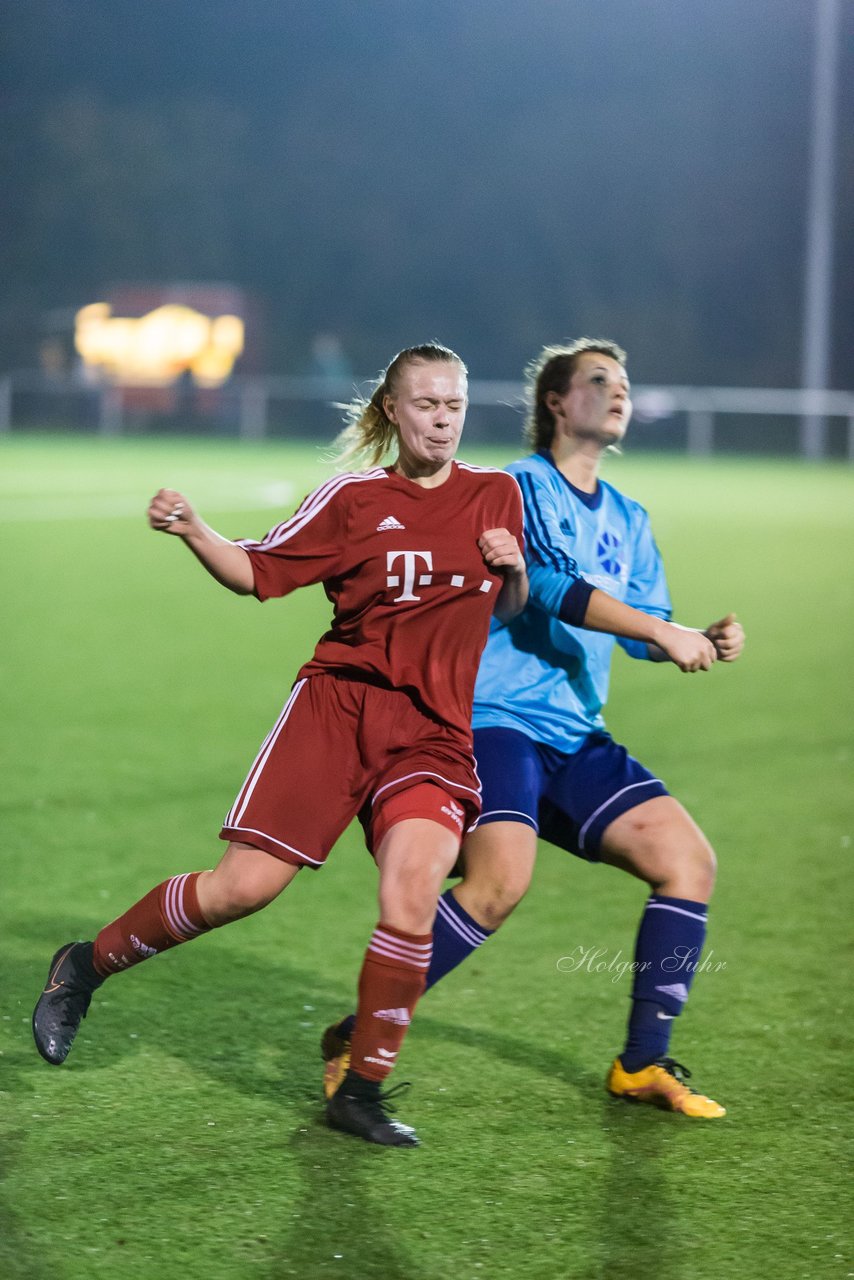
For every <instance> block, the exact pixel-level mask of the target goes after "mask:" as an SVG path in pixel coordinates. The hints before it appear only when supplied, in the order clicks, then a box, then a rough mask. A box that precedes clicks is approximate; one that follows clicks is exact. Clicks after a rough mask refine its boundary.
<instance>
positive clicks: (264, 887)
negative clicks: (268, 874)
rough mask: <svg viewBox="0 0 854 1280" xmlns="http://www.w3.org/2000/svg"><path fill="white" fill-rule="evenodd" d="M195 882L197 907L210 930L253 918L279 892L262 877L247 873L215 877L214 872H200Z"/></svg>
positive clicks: (215, 871)
mask: <svg viewBox="0 0 854 1280" xmlns="http://www.w3.org/2000/svg"><path fill="white" fill-rule="evenodd" d="M199 880H200V884H199V906H200V908H201V911H202V914H203V916H204V917H205V919H206V920H207V921H208V923H209V924H210V925H212V926H213V927H214V928H216V927H217V926H219V925H223V924H230V923H231V922H232V921H233V920H242V919H243V918H244V917H245V916H251V915H253V914H254V913H255V912H256V911H260V910H261V908H262V907H266V906H267V905H268V903H270V902H272V900H273V898H275V897H276V895H277V893H278V892H279V890H278V888H277V887H274V886H272V885H270V884H269V882H268V881H267V880H266V879H265V878H264V877H263V876H259V875H253V874H252V873H251V872H248V873H244V874H241V875H226V874H219V868H217V869H216V870H214V871H205V872H203V873H202V876H200V877H199ZM202 880H204V883H201V881H202Z"/></svg>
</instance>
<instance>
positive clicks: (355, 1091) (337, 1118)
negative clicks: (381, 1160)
mask: <svg viewBox="0 0 854 1280" xmlns="http://www.w3.org/2000/svg"><path fill="white" fill-rule="evenodd" d="M408 1088H409V1085H408V1084H399V1085H397V1086H396V1087H395V1088H394V1089H389V1091H388V1093H380V1087H379V1085H378V1084H377V1083H376V1082H375V1081H373V1080H363V1079H362V1078H361V1077H359V1078H357V1079H356V1080H355V1081H354V1080H353V1077H352V1075H351V1076H348V1078H347V1079H345V1081H344V1083H343V1084H342V1085H341V1088H340V1089H339V1090H338V1092H337V1093H336V1094H334V1095H333V1096H332V1097H331V1098H330V1099H329V1101H328V1102H327V1104H326V1119H327V1122H328V1123H329V1126H330V1128H332V1129H343V1130H344V1132H345V1133H354V1134H355V1135H356V1137H357V1138H364V1139H365V1142H376V1143H379V1145H380V1146H381V1147H417V1146H419V1145H420V1144H419V1141H418V1135H417V1134H416V1132H415V1130H414V1129H413V1128H412V1126H411V1125H408V1124H401V1122H400V1121H399V1120H391V1119H390V1118H389V1114H388V1113H389V1111H390V1110H391V1108H390V1107H389V1105H388V1104H389V1099H390V1098H392V1097H393V1096H394V1095H395V1094H396V1093H399V1092H400V1091H401V1090H402V1089H408Z"/></svg>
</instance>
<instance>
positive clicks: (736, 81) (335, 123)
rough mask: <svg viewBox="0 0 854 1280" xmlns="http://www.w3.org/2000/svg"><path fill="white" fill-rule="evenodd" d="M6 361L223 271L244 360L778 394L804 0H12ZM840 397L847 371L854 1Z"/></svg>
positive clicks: (801, 88) (844, 79) (805, 30)
mask: <svg viewBox="0 0 854 1280" xmlns="http://www.w3.org/2000/svg"><path fill="white" fill-rule="evenodd" d="M3 8H4V10H5V16H4V18H3V23H2V25H3V28H4V29H5V46H4V49H3V54H2V56H3V62H4V67H3V77H2V79H3V84H4V85H5V89H4V92H3V96H2V100H0V101H2V114H3V120H2V137H1V138H0V156H2V167H3V182H2V184H0V185H2V191H0V219H2V226H0V232H2V235H0V269H2V274H3V278H4V281H5V285H4V289H3V298H2V302H0V338H2V342H3V348H4V350H3V351H2V352H0V367H9V366H10V365H15V364H21V363H26V362H27V343H28V342H31V341H32V333H33V332H34V331H35V330H37V328H38V323H39V320H38V317H40V316H41V315H42V314H43V313H44V311H45V310H46V309H48V308H58V307H73V306H77V305H80V304H82V303H83V302H88V301H92V300H94V298H95V297H96V296H97V295H98V293H99V290H101V289H102V288H103V287H104V285H105V284H106V283H107V282H109V281H112V280H117V279H137V280H145V279H151V280H170V279H187V280H228V281H231V282H233V283H235V284H238V285H242V286H243V287H245V288H247V289H249V290H251V291H252V292H253V293H255V294H257V295H258V297H259V299H260V300H261V302H262V304H263V307H264V310H265V314H266V316H267V324H268V343H267V366H268V367H269V368H270V369H272V370H285V369H291V370H294V371H299V370H302V369H304V368H305V367H306V362H307V360H308V350H309V347H310V344H311V339H312V337H313V336H314V335H315V334H316V333H317V332H320V331H323V330H332V331H334V332H336V333H337V334H339V335H340V336H341V338H342V340H343V342H344V344H345V347H346V349H347V351H348V352H349V354H350V356H351V358H352V361H353V364H354V366H355V367H356V368H357V369H358V370H359V371H360V372H372V371H373V370H374V369H376V368H377V367H379V366H380V365H382V364H384V363H385V362H386V361H387V359H388V358H389V357H390V355H391V354H392V353H393V351H394V350H396V349H397V348H398V347H400V346H403V345H406V344H408V343H410V342H412V341H421V340H424V339H425V338H430V337H435V338H438V339H439V340H441V341H445V342H448V343H450V344H451V345H452V346H455V347H456V348H457V349H459V350H460V351H461V353H462V354H463V355H464V356H465V357H466V359H467V360H468V363H469V366H470V368H471V370H472V373H473V374H475V375H476V376H481V377H489V376H494V377H511V378H512V377H516V376H518V374H519V372H520V370H521V367H522V365H523V364H524V362H525V361H526V360H527V359H528V358H529V357H530V356H531V355H532V354H534V353H535V351H536V349H537V348H538V347H539V346H540V345H541V344H542V343H544V342H547V341H555V340H559V339H561V338H564V337H567V336H574V335H577V334H579V333H581V332H596V333H605V334H608V335H610V336H612V337H615V338H616V339H617V340H618V341H620V342H621V343H622V344H623V345H624V346H626V347H627V348H628V350H629V353H630V356H631V363H632V373H633V376H634V377H635V379H636V380H637V381H639V382H653V381H660V382H696V383H703V382H707V383H718V384H738V383H750V384H763V385H783V386H792V385H797V383H798V381H799V372H800V343H801V332H800V324H801V308H802V292H803V285H802V281H803V250H804V230H805V209H806V180H807V172H808V140H809V103H810V77H811V63H812V29H813V22H814V5H813V3H811V2H810V0H739V2H736V0H711V3H710V2H709V0H703V2H700V0H644V2H642V3H641V2H639V0H597V2H595V3H594V2H592V0H591V2H588V3H573V2H572V0H529V2H527V3H524V4H519V3H518V0H514V2H512V3H511V2H510V0H464V2H462V3H461V2H460V0H455V2H453V3H451V2H449V0H432V2H431V3H430V4H429V5H428V4H424V3H416V2H415V0H324V3H323V4H320V5H311V4H308V3H289V2H287V0H254V2H253V0H241V2H240V3H238V2H237V0H233V2H231V3H226V2H225V0H206V2H205V3H204V4H202V3H201V2H200V0H193V2H190V0H172V2H171V3H166V2H164V0H145V3H144V4H140V3H139V0H133V2H132V3H131V2H130V0H27V3H26V4H25V5H17V4H10V3H8V2H7V3H5V4H4V6H3ZM844 28H845V35H846V39H847V49H845V50H844V51H843V53H842V54H841V56H840V86H841V94H840V102H839V126H838V128H839V139H838V143H839V145H838V148H837V155H838V200H837V210H836V226H837V257H836V267H837V271H836V294H835V306H834V335H835V341H834V369H833V383H834V385H837V386H850V385H851V384H852V382H854V369H853V368H852V366H854V358H852V355H851V353H852V351H854V307H852V305H851V297H852V292H854V265H852V264H854V244H852V240H853V239H854V236H853V235H852V226H854V216H852V215H854V129H852V120H854V39H852V37H854V5H852V4H850V3H845V5H844Z"/></svg>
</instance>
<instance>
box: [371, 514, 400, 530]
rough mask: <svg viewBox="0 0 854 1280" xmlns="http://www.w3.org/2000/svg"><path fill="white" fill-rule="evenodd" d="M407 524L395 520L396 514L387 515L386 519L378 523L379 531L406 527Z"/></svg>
mask: <svg viewBox="0 0 854 1280" xmlns="http://www.w3.org/2000/svg"><path fill="white" fill-rule="evenodd" d="M405 528H406V525H405V524H401V523H400V521H399V520H395V518H394V516H386V518H385V520H380V522H379V524H378V525H377V533H388V532H389V531H390V530H391V529H405Z"/></svg>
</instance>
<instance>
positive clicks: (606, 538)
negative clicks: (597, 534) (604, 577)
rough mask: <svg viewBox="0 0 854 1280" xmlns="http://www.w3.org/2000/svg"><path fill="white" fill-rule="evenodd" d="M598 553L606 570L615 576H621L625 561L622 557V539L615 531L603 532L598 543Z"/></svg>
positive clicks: (600, 561)
mask: <svg viewBox="0 0 854 1280" xmlns="http://www.w3.org/2000/svg"><path fill="white" fill-rule="evenodd" d="M596 554H597V556H598V557H599V563H600V564H601V566H602V568H603V569H604V570H605V572H606V573H610V574H611V576H612V577H613V578H619V576H620V574H621V573H622V571H623V563H622V561H621V559H620V539H619V538H618V537H617V535H616V534H615V533H610V532H605V533H603V534H602V537H601V538H600V539H599V541H598V542H597V543H596Z"/></svg>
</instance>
